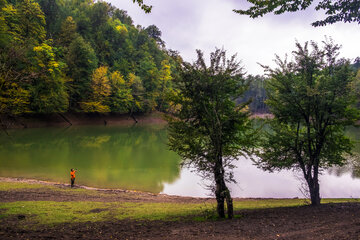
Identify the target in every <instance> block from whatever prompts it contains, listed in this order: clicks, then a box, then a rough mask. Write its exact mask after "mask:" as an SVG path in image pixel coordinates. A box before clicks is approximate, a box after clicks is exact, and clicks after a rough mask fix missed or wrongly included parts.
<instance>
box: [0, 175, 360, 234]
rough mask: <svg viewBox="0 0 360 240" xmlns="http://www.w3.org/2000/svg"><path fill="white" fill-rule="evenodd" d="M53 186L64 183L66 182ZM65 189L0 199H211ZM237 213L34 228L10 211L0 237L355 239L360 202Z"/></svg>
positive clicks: (21, 191)
mask: <svg viewBox="0 0 360 240" xmlns="http://www.w3.org/2000/svg"><path fill="white" fill-rule="evenodd" d="M2 180H3V181H4V179H2ZM0 181H1V179H0ZM19 181H26V180H19ZM42 184H44V185H46V184H50V183H46V182H45V183H42ZM50 185H51V184H50ZM52 186H56V187H58V188H68V186H67V185H54V184H53V185H52ZM60 190H61V189H60ZM67 192H68V191H59V190H57V189H55V190H54V189H52V188H46V187H45V188H28V189H22V188H20V189H16V190H11V191H1V192H0V204H1V202H9V201H10V202H11V201H26V200H31V201H41V200H51V201H75V200H76V201H104V202H113V201H134V202H137V201H140V202H141V201H142V202H144V201H151V202H168V201H170V202H182V203H183V202H204V201H213V200H212V199H198V198H183V197H174V196H167V195H154V194H149V193H141V192H126V191H123V190H97V192H99V193H101V194H100V196H99V194H71V193H67ZM237 214H241V215H242V217H241V218H238V219H233V220H224V221H206V222H196V221H192V220H183V221H170V222H169V221H135V220H113V221H107V222H95V223H91V222H86V223H72V224H60V225H56V226H55V227H44V228H43V229H37V230H24V229H21V228H20V227H19V226H21V219H19V218H17V217H16V216H14V218H12V219H8V218H6V220H2V219H0V222H1V224H0V239H173V240H175V239H291V240H293V239H336V240H338V239H350V240H351V239H360V217H359V216H360V203H341V204H324V205H322V206H320V207H311V206H303V207H293V208H274V209H262V210H243V211H241V212H237Z"/></svg>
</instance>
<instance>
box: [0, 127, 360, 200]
mask: <svg viewBox="0 0 360 240" xmlns="http://www.w3.org/2000/svg"><path fill="white" fill-rule="evenodd" d="M8 133H9V135H10V136H8V135H6V134H5V132H3V131H2V132H1V133H0V176H2V177H23V178H32V179H39V180H47V181H54V182H61V183H68V182H69V178H70V177H69V176H70V173H69V172H70V169H71V168H77V169H78V172H77V177H76V184H81V185H86V186H92V187H100V188H121V189H131V190H139V191H148V192H153V193H166V194H172V195H180V196H194V197H207V196H209V191H208V190H206V188H204V186H206V185H208V184H209V183H208V182H203V181H202V180H201V178H200V177H199V176H198V175H197V174H196V173H194V172H193V171H191V169H181V168H180V167H179V164H180V158H179V156H177V154H175V153H173V152H171V151H169V150H168V149H167V145H166V141H167V135H166V129H165V127H164V126H161V125H146V126H141V125H135V126H128V127H125V126H72V127H69V128H37V129H35V128H34V129H11V130H8ZM348 134H349V136H351V137H352V138H354V139H360V129H355V128H352V129H350V130H349V131H348ZM354 151H355V152H357V153H360V144H359V143H357V144H356V147H355V149H354ZM237 166H238V168H236V169H235V178H236V180H237V182H238V183H237V184H231V185H230V189H231V191H232V196H233V197H256V198H257V197H264V198H267V197H276V198H293V197H304V195H303V193H302V191H301V189H302V187H304V182H303V181H302V176H301V175H300V174H299V173H297V172H293V171H281V172H275V173H269V172H264V171H262V170H260V169H258V168H256V167H255V166H254V165H253V162H252V161H251V160H248V159H245V158H241V159H239V160H238V161H237ZM358 166H359V164H358ZM320 181H321V183H320V184H321V185H320V192H321V196H322V197H333V198H338V197H346V198H349V197H353V198H359V197H360V167H354V166H352V165H347V166H345V167H342V168H332V169H329V170H326V171H324V172H323V174H322V176H321V178H320Z"/></svg>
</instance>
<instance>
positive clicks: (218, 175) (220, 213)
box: [215, 170, 225, 218]
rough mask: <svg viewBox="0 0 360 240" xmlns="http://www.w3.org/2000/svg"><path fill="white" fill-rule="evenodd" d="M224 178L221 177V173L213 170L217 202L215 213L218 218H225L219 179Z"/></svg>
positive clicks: (221, 186) (221, 187) (221, 185)
mask: <svg viewBox="0 0 360 240" xmlns="http://www.w3.org/2000/svg"><path fill="white" fill-rule="evenodd" d="M223 178H224V176H222V174H221V171H219V170H218V171H216V170H215V184H216V190H215V196H216V201H217V207H216V210H217V213H218V216H219V217H220V218H225V207H224V200H225V198H224V194H223V184H222V181H221V179H223Z"/></svg>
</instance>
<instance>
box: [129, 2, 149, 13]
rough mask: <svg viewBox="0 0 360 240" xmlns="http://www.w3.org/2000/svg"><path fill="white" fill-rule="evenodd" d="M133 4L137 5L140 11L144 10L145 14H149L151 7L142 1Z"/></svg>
mask: <svg viewBox="0 0 360 240" xmlns="http://www.w3.org/2000/svg"><path fill="white" fill-rule="evenodd" d="M133 2H134V3H135V2H136V3H137V4H138V5H139V7H141V9H142V10H144V12H145V13H150V12H151V9H152V6H149V5H146V4H144V1H143V0H133Z"/></svg>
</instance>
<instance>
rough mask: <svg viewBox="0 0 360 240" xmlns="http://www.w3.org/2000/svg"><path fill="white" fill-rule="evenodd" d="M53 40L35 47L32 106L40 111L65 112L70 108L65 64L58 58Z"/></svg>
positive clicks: (36, 110)
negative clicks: (64, 72)
mask: <svg viewBox="0 0 360 240" xmlns="http://www.w3.org/2000/svg"><path fill="white" fill-rule="evenodd" d="M49 44H51V41H46V42H44V43H42V44H41V45H39V46H36V47H34V58H33V60H34V61H33V69H32V70H33V73H34V74H35V76H34V77H33V81H32V86H31V95H32V96H31V100H32V104H31V105H32V108H33V110H34V111H35V112H38V113H52V112H64V111H66V110H67V109H68V94H67V92H66V87H65V76H64V74H63V72H62V69H63V68H64V64H63V63H62V62H59V61H57V60H56V55H55V51H56V49H54V48H53V47H52V46H51V45H49Z"/></svg>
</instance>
